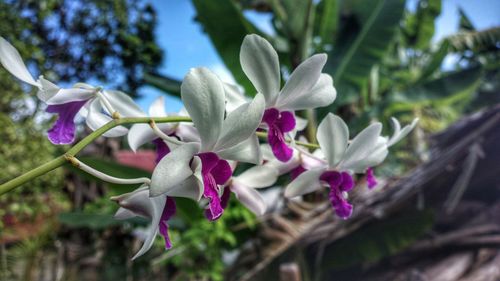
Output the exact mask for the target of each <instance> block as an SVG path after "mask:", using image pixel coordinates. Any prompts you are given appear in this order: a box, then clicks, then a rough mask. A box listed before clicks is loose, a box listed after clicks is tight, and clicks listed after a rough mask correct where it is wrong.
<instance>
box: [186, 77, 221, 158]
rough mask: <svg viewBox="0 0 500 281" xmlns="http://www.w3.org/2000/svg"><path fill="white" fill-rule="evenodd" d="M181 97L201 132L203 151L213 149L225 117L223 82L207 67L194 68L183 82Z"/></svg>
mask: <svg viewBox="0 0 500 281" xmlns="http://www.w3.org/2000/svg"><path fill="white" fill-rule="evenodd" d="M181 97H182V101H183V102H184V106H185V107H186V109H187V111H188V112H189V115H190V116H191V119H193V123H194V126H195V127H196V129H198V133H199V134H200V138H201V142H202V147H201V149H202V151H211V150H212V149H213V147H214V146H215V143H216V142H217V140H218V139H219V135H220V132H221V127H222V121H223V119H224V87H223V86H222V82H220V80H219V78H217V76H215V74H213V73H212V72H211V71H210V70H208V69H206V68H193V69H191V70H190V71H189V73H188V74H187V75H186V77H185V78H184V81H183V82H182V85H181Z"/></svg>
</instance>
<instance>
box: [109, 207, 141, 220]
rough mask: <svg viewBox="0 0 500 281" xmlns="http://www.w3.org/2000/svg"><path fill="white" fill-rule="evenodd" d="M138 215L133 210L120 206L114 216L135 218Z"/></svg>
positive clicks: (118, 218)
mask: <svg viewBox="0 0 500 281" xmlns="http://www.w3.org/2000/svg"><path fill="white" fill-rule="evenodd" d="M135 217H137V215H136V214H134V213H133V212H132V211H129V210H127V209H125V208H122V207H120V208H119V209H118V210H117V211H116V213H115V215H114V216H113V218H115V219H117V220H126V219H131V218H135Z"/></svg>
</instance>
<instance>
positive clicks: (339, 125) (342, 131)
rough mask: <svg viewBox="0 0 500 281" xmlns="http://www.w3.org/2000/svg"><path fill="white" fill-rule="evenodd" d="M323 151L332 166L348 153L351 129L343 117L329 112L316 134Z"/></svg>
mask: <svg viewBox="0 0 500 281" xmlns="http://www.w3.org/2000/svg"><path fill="white" fill-rule="evenodd" d="M316 138H317V139H318V143H319V146H320V147H321V151H323V153H324V154H325V157H326V159H327V161H328V165H329V166H330V167H334V166H335V165H337V164H338V163H339V162H340V160H342V157H344V154H345V153H346V149H347V143H348V141H349V129H348V128H347V125H346V124H345V122H344V120H342V118H340V117H338V116H337V115H334V114H332V113H328V115H327V116H326V117H325V118H324V119H323V121H321V123H320V124H319V126H318V131H317V134H316Z"/></svg>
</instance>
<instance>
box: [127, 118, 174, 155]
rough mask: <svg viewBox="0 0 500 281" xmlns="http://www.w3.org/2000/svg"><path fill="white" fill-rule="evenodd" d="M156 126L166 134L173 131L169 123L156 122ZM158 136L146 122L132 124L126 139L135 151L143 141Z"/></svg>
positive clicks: (151, 139)
mask: <svg viewBox="0 0 500 281" xmlns="http://www.w3.org/2000/svg"><path fill="white" fill-rule="evenodd" d="M156 126H157V127H158V128H159V129H160V131H162V132H164V133H165V134H167V135H170V134H171V133H173V132H174V130H175V127H174V126H173V125H172V124H169V123H158V124H156ZM157 138H158V136H157V135H156V134H155V133H154V131H153V129H151V127H150V126H149V125H147V124H134V125H132V127H130V130H129V131H128V135H127V140H128V145H129V146H130V149H132V151H134V152H136V151H137V149H138V148H139V147H140V146H142V145H143V144H145V143H150V142H152V141H153V140H154V139H157Z"/></svg>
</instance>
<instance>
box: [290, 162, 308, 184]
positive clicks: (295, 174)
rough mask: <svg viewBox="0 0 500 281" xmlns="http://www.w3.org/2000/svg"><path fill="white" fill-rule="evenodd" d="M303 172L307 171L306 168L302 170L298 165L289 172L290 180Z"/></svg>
mask: <svg viewBox="0 0 500 281" xmlns="http://www.w3.org/2000/svg"><path fill="white" fill-rule="evenodd" d="M305 171H307V170H306V168H304V167H303V166H302V165H299V166H297V167H296V168H295V169H293V170H291V171H290V177H291V179H292V180H294V179H296V178H297V177H298V176H300V174H302V173H303V172H305Z"/></svg>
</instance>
